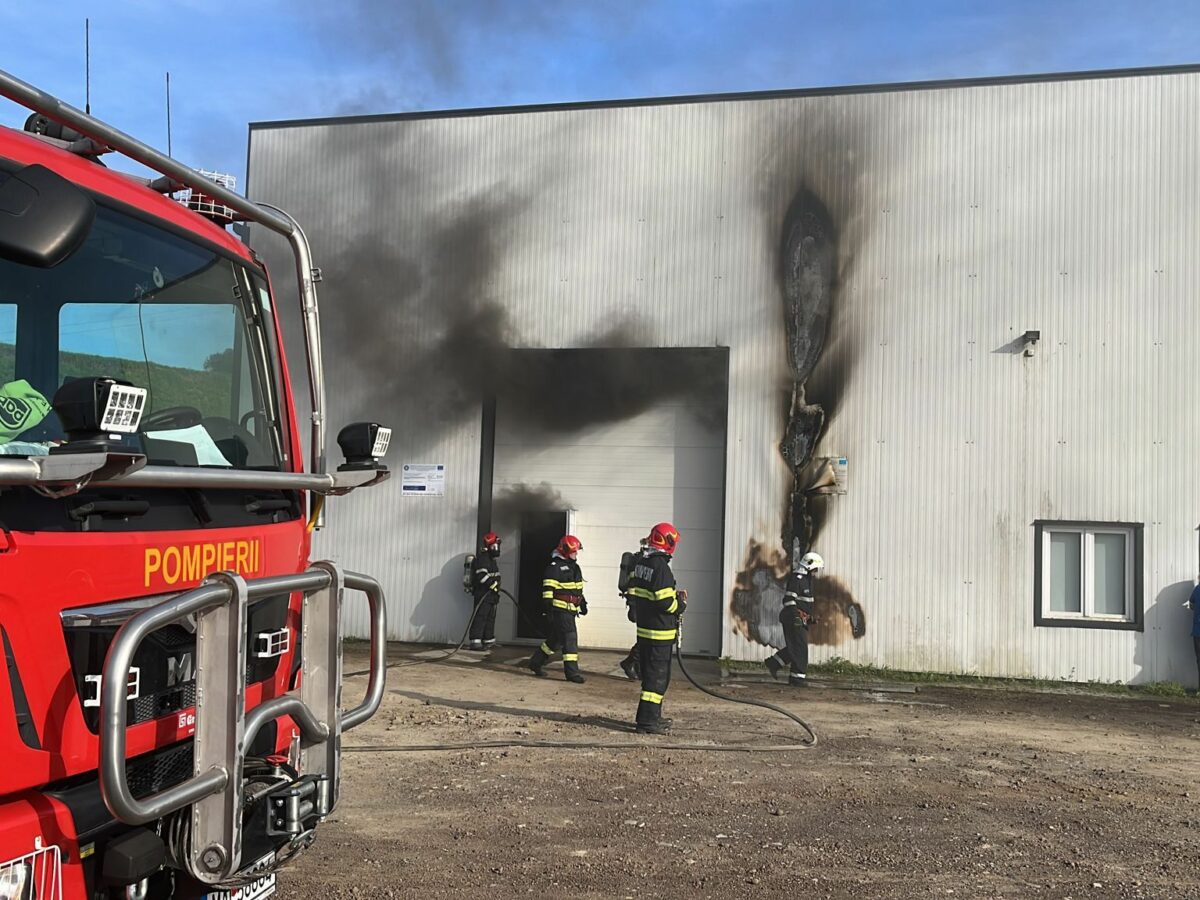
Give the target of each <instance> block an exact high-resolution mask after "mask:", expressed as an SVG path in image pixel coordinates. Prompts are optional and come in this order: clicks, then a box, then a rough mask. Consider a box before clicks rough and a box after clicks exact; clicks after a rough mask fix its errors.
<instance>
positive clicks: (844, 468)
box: [829, 456, 850, 494]
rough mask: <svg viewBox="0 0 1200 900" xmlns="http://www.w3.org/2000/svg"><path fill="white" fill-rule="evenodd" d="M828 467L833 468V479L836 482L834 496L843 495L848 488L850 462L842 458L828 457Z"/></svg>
mask: <svg viewBox="0 0 1200 900" xmlns="http://www.w3.org/2000/svg"><path fill="white" fill-rule="evenodd" d="M829 465H830V466H832V467H833V477H834V478H835V479H836V480H837V486H836V487H835V488H834V491H833V492H834V493H835V494H844V493H846V491H847V490H848V489H849V488H850V461H849V460H848V459H846V457H844V456H831V457H829Z"/></svg>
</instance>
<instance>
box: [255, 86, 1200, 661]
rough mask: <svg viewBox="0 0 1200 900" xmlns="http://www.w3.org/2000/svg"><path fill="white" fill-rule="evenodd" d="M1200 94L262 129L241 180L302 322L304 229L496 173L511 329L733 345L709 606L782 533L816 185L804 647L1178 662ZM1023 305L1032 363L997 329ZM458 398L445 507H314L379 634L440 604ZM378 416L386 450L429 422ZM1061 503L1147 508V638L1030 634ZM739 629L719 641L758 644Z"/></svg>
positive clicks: (463, 446)
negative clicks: (825, 396) (815, 608)
mask: <svg viewBox="0 0 1200 900" xmlns="http://www.w3.org/2000/svg"><path fill="white" fill-rule="evenodd" d="M1198 110H1200V75H1197V74H1194V73H1193V74H1188V73H1182V74H1169V75H1157V76H1143V77H1131V78H1103V79H1093V80H1076V81H1062V82H1042V83H1030V84H1003V85H995V86H978V87H950V88H945V89H936V90H921V91H897V92H889V93H881V94H846V95H833V96H809V97H796V98H775V99H757V100H743V101H723V102H711V103H696V104H682V105H666V106H642V107H629V108H604V109H580V110H563V111H553V112H513V113H510V114H503V115H489V116H481V117H448V118H445V119H419V120H401V121H391V122H387V121H381V122H368V123H357V124H341V125H314V126H307V127H293V128H277V129H271V128H266V129H256V130H254V131H253V132H252V141H251V155H250V188H251V191H252V194H253V196H254V197H255V198H257V199H263V200H270V201H273V202H276V203H279V204H281V205H283V206H285V207H286V208H288V209H290V210H292V211H293V212H294V213H295V214H296V215H297V217H298V218H299V219H300V220H301V221H302V222H304V223H305V225H306V228H307V229H308V231H309V233H310V235H311V236H312V237H313V239H314V244H315V245H316V250H317V253H318V262H320V263H321V264H322V265H323V266H324V268H325V271H326V275H327V279H328V280H327V281H326V283H325V285H324V286H323V287H324V293H323V297H324V298H325V299H326V311H325V313H326V316H327V317H329V316H338V315H339V314H341V313H340V309H341V308H349V309H353V308H354V307H353V298H351V297H345V296H339V294H338V288H337V284H338V273H337V271H336V270H337V266H336V262H337V261H336V260H332V259H328V258H322V255H321V252H320V251H321V249H322V246H329V243H328V241H327V238H328V237H329V236H331V235H334V234H336V233H337V232H338V230H339V229H344V228H346V227H347V223H349V222H352V221H354V222H360V223H362V222H366V223H368V224H369V225H370V226H371V227H373V228H379V229H384V230H386V232H387V234H388V235H389V236H390V239H392V240H394V241H396V242H397V243H398V244H401V245H406V246H407V245H411V246H414V247H419V246H420V244H421V242H422V240H423V238H424V236H425V234H426V232H427V231H428V229H429V228H430V226H431V223H436V222H437V221H438V220H439V217H440V216H442V215H444V214H445V212H446V210H447V209H448V208H450V207H451V206H452V204H453V203H454V202H457V201H459V200H461V199H462V198H463V197H470V196H473V195H483V196H497V195H504V196H509V195H511V196H514V197H518V198H520V200H519V203H517V204H516V205H515V208H514V211H513V212H512V214H511V216H510V217H509V218H508V219H507V220H506V221H505V222H504V223H503V226H502V227H503V228H504V233H505V235H506V238H507V240H506V244H505V248H504V253H503V255H502V257H501V258H500V259H499V260H498V261H497V264H496V267H495V270H494V271H493V272H492V273H491V275H490V280H489V285H490V288H491V289H492V291H493V293H494V296H495V297H497V298H498V299H499V300H500V301H501V302H502V303H503V304H504V307H505V309H507V310H508V311H509V312H510V314H511V318H512V321H513V322H514V327H515V330H516V331H517V332H518V333H517V334H516V335H514V340H516V341H517V342H519V344H520V345H522V346H573V345H579V344H581V343H584V342H586V341H587V340H588V337H589V336H590V335H592V334H594V333H596V332H597V331H600V330H602V329H603V328H604V327H605V325H606V323H609V322H611V321H613V319H614V318H616V317H619V316H622V315H624V314H626V313H629V312H636V314H637V316H638V318H637V330H636V333H637V337H638V339H639V341H640V342H641V343H643V344H644V345H646V346H659V345H661V346H707V345H724V346H728V347H729V348H730V387H729V395H730V411H729V422H728V433H727V442H728V443H727V446H728V457H727V463H726V500H725V510H724V520H725V543H724V546H723V553H722V557H723V562H722V573H723V574H722V582H723V584H724V585H725V586H726V591H727V595H726V599H728V591H729V590H731V589H732V586H733V580H734V577H735V574H736V573H737V571H738V570H739V569H740V568H741V566H742V563H743V561H744V557H745V553H746V548H747V546H748V544H749V542H750V541H751V540H758V541H763V542H766V543H767V544H768V545H775V544H777V543H778V534H779V531H780V524H781V523H780V518H781V514H782V510H783V507H784V501H785V494H786V490H787V486H788V473H787V471H786V468H785V467H784V465H783V464H782V462H781V461H780V459H779V456H778V451H777V444H778V441H779V438H780V431H781V425H782V423H781V413H780V409H781V402H780V398H781V394H780V388H781V384H782V383H783V381H784V380H785V378H786V361H785V354H784V340H783V333H782V322H781V315H780V312H781V305H780V304H781V300H780V296H779V289H778V287H777V285H776V281H775V275H774V267H775V265H776V256H775V255H776V251H777V247H778V244H779V238H780V235H779V232H780V228H781V223H782V217H783V213H784V211H785V210H786V207H787V204H788V202H789V200H790V199H791V197H792V196H793V195H794V193H795V191H796V189H797V188H798V187H799V186H800V185H802V184H803V185H806V186H808V187H809V188H811V189H812V190H814V191H815V192H816V193H817V194H818V195H819V196H820V197H821V198H822V199H823V200H824V202H825V203H826V204H827V205H828V206H829V207H830V209H831V211H832V213H833V215H834V217H835V219H836V220H837V221H838V223H839V226H840V228H841V233H842V242H841V253H842V259H841V270H842V271H841V290H840V293H839V295H838V298H837V300H836V310H835V314H834V318H833V321H832V325H831V330H830V343H829V344H828V345H827V350H826V354H827V356H828V355H829V354H830V353H831V352H832V350H833V349H834V348H835V347H836V348H839V349H840V350H844V351H847V352H848V354H849V358H850V364H849V366H848V369H847V372H848V374H847V375H846V377H845V384H844V390H843V393H842V397H841V399H840V402H839V404H838V405H837V408H836V411H835V414H834V415H833V417H832V419H831V421H830V422H829V425H828V428H827V432H826V434H825V436H824V438H823V440H822V443H821V447H820V450H819V452H820V453H821V454H844V455H846V456H847V457H848V458H849V460H850V470H851V480H850V484H851V487H850V491H849V493H848V494H847V495H845V496H843V497H838V498H835V499H834V500H833V501H832V504H831V512H830V514H829V516H828V520H827V522H826V524H825V526H824V530H823V532H822V533H821V535H820V538H819V544H818V549H819V550H820V551H821V552H822V553H823V554H824V555H825V557H826V559H827V560H828V562H829V572H830V574H832V575H835V576H837V577H839V578H840V579H842V580H843V581H844V582H845V583H846V584H847V585H848V587H849V589H850V590H851V591H852V593H853V594H854V596H855V597H856V598H857V599H858V600H859V601H860V602H861V603H862V604H863V606H864V608H865V610H866V613H867V617H868V631H867V635H866V637H864V638H863V639H862V640H860V641H854V642H850V643H847V644H844V645H842V646H838V647H833V648H825V649H820V648H818V652H817V657H818V658H821V657H822V656H828V655H831V654H838V655H842V656H848V657H850V658H852V659H855V660H859V661H864V662H867V661H869V662H874V663H879V664H885V665H891V666H897V667H903V668H922V669H939V670H946V671H970V672H980V673H988V674H999V675H1013V676H1021V675H1035V676H1042V677H1051V678H1058V677H1063V678H1075V679H1101V680H1138V681H1144V680H1157V679H1174V680H1181V681H1189V682H1190V680H1191V679H1192V678H1193V677H1194V671H1193V666H1194V662H1193V659H1192V657H1191V653H1190V647H1189V646H1188V642H1187V626H1186V623H1185V621H1184V619H1185V615H1184V612H1183V611H1182V610H1181V609H1180V603H1181V602H1182V600H1183V599H1184V595H1185V592H1186V589H1187V587H1189V586H1190V583H1191V582H1190V579H1191V578H1192V576H1193V575H1194V574H1195V569H1196V566H1197V535H1196V504H1197V502H1198V501H1200V490H1198V489H1200V475H1198V474H1197V467H1196V466H1195V465H1194V463H1193V462H1192V456H1193V453H1194V449H1195V448H1196V447H1197V446H1200V414H1198V412H1197V408H1196V404H1195V402H1194V400H1193V398H1192V396H1191V395H1192V382H1193V379H1192V378H1191V377H1190V373H1191V372H1192V370H1193V369H1194V357H1195V335H1197V334H1198V333H1200V305H1198V304H1196V303H1195V297H1196V296H1197V288H1198V287H1200V285H1198V284H1197V281H1198V279H1197V266H1198V265H1200V263H1198V262H1197V254H1196V253H1195V247H1196V246H1197V238H1198V237H1200V235H1198V234H1197V231H1198V227H1197V212H1196V210H1197V198H1198V197H1200V192H1198V187H1200V185H1198V183H1197V178H1198V176H1197V172H1196V165H1195V158H1194V149H1195V147H1196V146H1197V144H1198V139H1200V134H1198V133H1197V130H1198V129H1197V119H1198V115H1200V113H1198ZM364 157H369V158H370V160H372V161H373V163H374V165H367V164H365V163H364V162H363V158H364ZM379 171H383V172H393V173H396V178H395V179H389V178H381V177H379V176H378V175H377V173H378V172H379ZM404 173H407V174H408V176H411V177H401V176H402V175H403V174H404ZM271 259H272V260H278V259H280V258H279V257H278V255H277V254H271ZM280 265H281V263H280V262H276V266H275V269H276V271H277V273H278V271H279V269H280ZM427 290H429V291H430V295H429V296H430V297H431V298H432V297H434V296H436V294H435V289H434V288H433V287H427ZM413 327H414V329H415V330H416V331H417V332H419V331H420V328H421V327H422V326H421V322H420V321H415V322H414V323H413ZM1027 329H1038V330H1040V331H1041V333H1042V339H1041V342H1040V343H1039V345H1038V346H1037V349H1036V353H1035V355H1034V356H1033V357H1030V358H1027V357H1024V356H1022V355H1021V353H1020V352H1019V351H1018V352H1013V351H1014V345H1013V343H1012V342H1013V341H1014V339H1015V338H1017V337H1018V336H1019V335H1021V334H1022V333H1023V332H1024V331H1026V330H1027ZM353 354H354V346H352V345H347V346H337V345H333V344H330V345H328V346H327V359H329V360H330V365H331V368H332V369H333V371H332V372H331V380H332V382H333V384H334V386H335V390H334V391H333V392H332V393H331V403H332V405H333V406H334V407H335V410H336V408H337V405H338V403H339V402H340V401H344V399H345V396H346V392H350V391H351V389H352V386H353V384H354V382H355V380H356V379H361V378H362V377H364V373H362V372H361V371H358V370H357V369H356V368H355V365H354V362H353ZM293 358H294V359H298V358H299V357H298V356H296V355H293ZM820 366H821V364H820V363H818V370H817V371H818V372H819V371H820ZM396 390H397V391H398V392H405V391H414V390H419V386H418V385H397V386H396ZM386 412H388V411H386V410H385V411H383V413H381V415H384V414H386ZM477 418H478V417H477V416H476V417H474V418H471V417H467V418H464V419H463V420H462V421H461V422H458V423H456V424H455V425H454V426H453V427H451V428H448V429H447V430H445V431H444V432H443V433H441V434H440V435H439V437H438V440H437V442H436V445H435V446H434V447H433V448H432V449H430V450H429V451H428V452H426V453H425V457H426V458H424V459H421V460H416V461H444V462H447V464H448V465H450V466H451V472H452V478H451V482H450V484H451V495H450V496H448V497H447V498H446V499H445V500H443V501H432V500H430V501H426V502H424V505H416V504H410V503H408V502H405V501H401V500H400V498H399V497H398V494H397V491H396V489H395V487H392V486H385V487H384V488H382V489H379V490H376V491H373V492H368V493H364V494H363V495H362V496H361V497H352V498H349V499H343V500H335V501H334V502H333V503H332V504H331V509H332V512H331V529H330V531H329V532H327V533H326V534H324V535H322V536H321V538H320V540H319V542H318V546H319V547H320V548H323V549H324V550H325V551H326V552H329V553H331V554H334V555H337V556H340V557H342V558H344V559H345V560H346V561H347V563H350V564H353V565H355V566H358V567H361V568H365V569H367V570H368V571H373V572H375V573H378V574H380V575H381V576H382V577H383V579H384V583H385V585H386V586H387V587H388V589H389V591H390V596H391V598H392V599H391V605H392V608H393V610H394V615H393V626H392V629H391V630H392V633H393V635H395V636H403V637H413V636H419V635H422V634H424V635H429V636H433V635H439V636H442V637H446V636H449V635H450V634H451V633H453V632H456V631H457V630H458V629H459V628H460V627H461V620H462V618H463V610H462V605H461V604H462V603H463V600H462V599H461V595H458V594H457V593H456V592H457V587H456V586H455V584H454V581H455V579H456V578H457V572H456V571H455V569H454V567H453V565H450V564H449V563H447V562H446V560H448V559H450V558H451V553H452V552H457V550H456V548H459V547H461V548H463V550H464V551H465V548H466V547H467V546H469V542H470V540H471V538H472V534H473V529H474V491H475V481H474V473H475V472H476V471H477V456H478V422H477ZM334 421H335V424H336V423H338V419H337V413H336V412H335V413H334ZM397 424H398V425H399V426H400V428H399V431H400V435H399V440H398V441H397V442H396V444H394V446H395V447H396V449H395V450H394V451H393V453H392V454H391V460H392V462H393V463H399V462H400V461H402V460H405V459H408V458H409V457H408V456H407V455H406V453H407V451H406V449H405V442H404V441H405V439H404V435H405V433H406V432H407V431H410V430H417V431H419V430H420V429H421V428H422V424H421V421H420V419H419V418H417V419H411V420H406V421H403V422H398V423H397ZM1055 518H1061V519H1083V520H1105V521H1107V520H1114V521H1130V522H1141V523H1144V524H1145V565H1144V573H1143V589H1144V594H1145V604H1146V622H1145V630H1144V632H1141V633H1137V632H1117V631H1100V630H1083V629H1062V628H1055V629H1050V628H1034V626H1033V591H1034V584H1033V581H1034V579H1033V551H1034V546H1033V545H1034V526H1033V523H1034V521H1035V520H1038V519H1055ZM443 565H447V566H449V568H443ZM446 572H449V573H450V576H449V577H447V575H446ZM455 604H458V605H457V606H456V605H455ZM356 621H357V624H356V625H355V626H354V627H356V628H358V629H359V630H361V629H362V628H363V627H364V623H363V622H361V620H356ZM730 625H731V622H730V620H729V618H728V614H727V616H726V635H727V640H726V642H725V646H724V648H723V649H724V652H725V653H727V654H729V655H732V656H735V657H742V658H758V657H761V656H762V655H764V654H765V653H766V652H767V651H766V648H763V647H761V646H759V645H756V644H752V643H749V642H748V641H746V640H745V639H744V638H742V637H740V636H739V635H737V634H732V633H731V631H730Z"/></svg>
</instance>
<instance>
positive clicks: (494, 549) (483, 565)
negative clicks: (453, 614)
mask: <svg viewBox="0 0 1200 900" xmlns="http://www.w3.org/2000/svg"><path fill="white" fill-rule="evenodd" d="M471 594H472V595H473V596H474V597H475V618H473V619H472V620H471V644H470V648H471V649H472V650H491V649H492V648H493V647H495V646H496V608H497V607H498V606H499V605H500V535H498V534H496V532H494V531H489V532H488V533H487V534H485V535H484V536H483V541H482V542H481V544H480V548H479V553H477V554H476V555H475V568H474V570H473V571H472V572H471Z"/></svg>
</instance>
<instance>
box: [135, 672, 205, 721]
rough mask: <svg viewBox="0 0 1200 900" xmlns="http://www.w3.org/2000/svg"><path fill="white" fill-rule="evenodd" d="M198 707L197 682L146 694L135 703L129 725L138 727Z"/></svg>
mask: <svg viewBox="0 0 1200 900" xmlns="http://www.w3.org/2000/svg"><path fill="white" fill-rule="evenodd" d="M195 705H196V682H195V681H189V682H187V683H186V684H181V685H179V686H177V687H171V688H166V689H165V690H161V691H155V692H153V693H150V694H145V695H143V696H141V697H138V698H137V699H136V700H134V701H133V707H132V712H131V713H130V716H129V724H130V725H137V724H139V723H141V722H149V721H152V720H153V719H158V718H161V717H162V716H165V715H169V714H171V713H173V712H178V711H179V710H181V709H187V708H188V707H189V706H195Z"/></svg>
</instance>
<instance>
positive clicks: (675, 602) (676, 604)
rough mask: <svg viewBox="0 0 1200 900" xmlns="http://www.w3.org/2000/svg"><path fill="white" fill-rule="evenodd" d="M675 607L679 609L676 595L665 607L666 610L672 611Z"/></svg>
mask: <svg viewBox="0 0 1200 900" xmlns="http://www.w3.org/2000/svg"><path fill="white" fill-rule="evenodd" d="M677 609H679V598H678V597H676V598H675V599H674V600H672V601H671V605H670V606H668V607H667V612H669V613H673V612H675V610H677Z"/></svg>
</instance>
